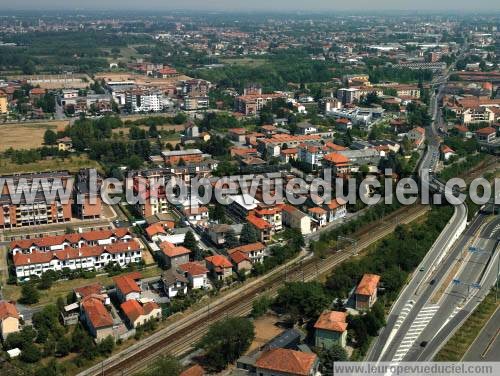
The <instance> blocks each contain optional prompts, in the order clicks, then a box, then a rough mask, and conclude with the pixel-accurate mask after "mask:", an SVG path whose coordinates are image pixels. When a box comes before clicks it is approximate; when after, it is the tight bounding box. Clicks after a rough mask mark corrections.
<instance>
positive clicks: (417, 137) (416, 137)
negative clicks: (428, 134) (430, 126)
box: [407, 127, 425, 148]
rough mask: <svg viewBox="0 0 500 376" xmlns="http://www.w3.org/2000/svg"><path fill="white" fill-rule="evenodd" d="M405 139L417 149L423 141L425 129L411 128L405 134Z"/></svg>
mask: <svg viewBox="0 0 500 376" xmlns="http://www.w3.org/2000/svg"><path fill="white" fill-rule="evenodd" d="M407 137H408V139H409V140H410V141H411V142H412V143H413V144H414V145H415V147H417V148H418V147H420V145H422V143H423V142H424V140H425V129H424V128H422V127H416V128H413V129H412V130H410V131H409V132H408V133H407Z"/></svg>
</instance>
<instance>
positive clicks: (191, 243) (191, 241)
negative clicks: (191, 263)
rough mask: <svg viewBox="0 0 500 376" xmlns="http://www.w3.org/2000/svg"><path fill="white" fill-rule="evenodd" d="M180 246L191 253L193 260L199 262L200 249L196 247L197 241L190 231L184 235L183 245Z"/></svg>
mask: <svg viewBox="0 0 500 376" xmlns="http://www.w3.org/2000/svg"><path fill="white" fill-rule="evenodd" d="M182 245H183V246H184V247H186V248H187V249H189V250H190V251H191V252H193V254H194V259H195V260H201V258H202V257H201V252H200V247H199V246H198V241H197V240H196V237H195V236H194V233H193V232H192V231H191V230H190V231H188V232H187V233H186V236H185V237H184V243H182Z"/></svg>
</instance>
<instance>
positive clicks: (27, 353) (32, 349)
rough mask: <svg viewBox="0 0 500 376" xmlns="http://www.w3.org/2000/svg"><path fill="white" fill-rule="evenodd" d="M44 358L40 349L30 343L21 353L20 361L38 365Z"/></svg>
mask: <svg viewBox="0 0 500 376" xmlns="http://www.w3.org/2000/svg"><path fill="white" fill-rule="evenodd" d="M41 358H42V354H41V353H40V350H38V347H36V346H35V345H34V344H33V343H28V344H27V345H26V346H24V348H23V350H22V351H21V356H20V359H21V360H22V361H23V362H26V363H36V362H38V361H39V360H40V359H41Z"/></svg>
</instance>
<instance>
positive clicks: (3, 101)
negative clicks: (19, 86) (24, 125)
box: [0, 94, 9, 114]
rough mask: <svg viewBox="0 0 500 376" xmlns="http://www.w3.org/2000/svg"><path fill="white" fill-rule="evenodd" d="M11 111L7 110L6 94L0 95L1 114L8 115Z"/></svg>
mask: <svg viewBox="0 0 500 376" xmlns="http://www.w3.org/2000/svg"><path fill="white" fill-rule="evenodd" d="M8 112H9V110H8V109H7V96H6V95H5V94H0V114H6V113H8Z"/></svg>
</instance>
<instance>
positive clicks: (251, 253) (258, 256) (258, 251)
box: [227, 242, 268, 264]
mask: <svg viewBox="0 0 500 376" xmlns="http://www.w3.org/2000/svg"><path fill="white" fill-rule="evenodd" d="M235 252H241V253H243V254H245V255H246V256H248V258H249V259H250V261H251V262H252V264H255V263H261V262H263V261H264V257H266V256H267V255H268V254H267V249H266V246H265V245H264V244H262V243H261V242H256V243H250V244H245V245H240V246H238V247H235V248H231V249H229V250H228V251H227V253H228V254H229V255H232V254H233V253H235Z"/></svg>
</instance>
